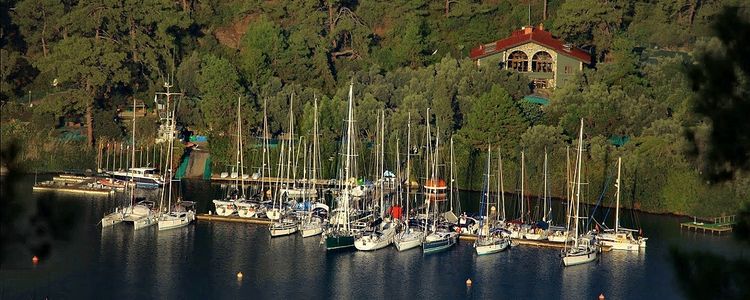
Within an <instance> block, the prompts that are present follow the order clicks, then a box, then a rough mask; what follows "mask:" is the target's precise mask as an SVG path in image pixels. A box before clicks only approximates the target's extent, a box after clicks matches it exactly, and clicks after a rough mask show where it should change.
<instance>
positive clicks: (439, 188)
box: [422, 109, 458, 254]
mask: <svg viewBox="0 0 750 300" xmlns="http://www.w3.org/2000/svg"><path fill="white" fill-rule="evenodd" d="M427 116H428V120H429V116H430V113H429V109H428V110H427ZM430 138H431V135H430V125H429V122H428V124H427V156H428V159H427V160H428V161H429V162H430V165H431V166H432V172H429V171H428V176H427V178H430V179H429V180H427V183H426V184H425V194H426V195H425V196H426V198H427V200H426V202H427V208H426V210H427V213H426V214H427V215H428V216H429V215H430V207H432V225H431V226H430V228H429V230H425V232H428V234H427V235H426V236H425V238H424V240H423V241H422V253H425V254H427V253H435V252H440V251H444V250H447V249H448V248H450V247H452V246H453V245H455V244H456V242H457V241H458V233H457V232H455V231H451V230H449V229H448V228H445V227H444V226H440V225H441V224H439V223H438V220H439V219H440V214H439V207H438V206H439V205H438V204H439V202H441V201H445V194H442V193H444V192H445V189H446V186H445V181H444V180H442V179H438V158H439V157H440V156H439V155H438V154H439V150H438V149H440V137H439V135H438V136H436V137H435V155H434V156H432V157H430V154H431V153H430V152H431V144H432V142H431V140H430ZM452 144H453V138H451V145H452ZM451 148H452V147H451ZM452 158H453V155H451V169H452V168H453V161H452ZM427 169H428V170H429V165H428V166H427ZM450 182H451V189H450V191H449V193H450V197H451V199H450V200H451V203H452V202H453V201H452V200H453V199H452V197H453V189H452V187H453V178H452V176H451V180H450ZM426 224H429V218H428V219H427V220H426Z"/></svg>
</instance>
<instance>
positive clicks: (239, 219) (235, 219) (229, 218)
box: [195, 214, 273, 225]
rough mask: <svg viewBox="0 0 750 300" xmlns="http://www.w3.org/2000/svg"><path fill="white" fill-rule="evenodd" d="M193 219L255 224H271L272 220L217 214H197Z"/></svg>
mask: <svg viewBox="0 0 750 300" xmlns="http://www.w3.org/2000/svg"><path fill="white" fill-rule="evenodd" d="M195 219H196V220H198V221H207V222H232V223H248V224H256V225H271V224H273V221H271V220H269V219H260V218H242V217H238V216H226V217H225V216H219V215H211V214H198V215H196V216H195Z"/></svg>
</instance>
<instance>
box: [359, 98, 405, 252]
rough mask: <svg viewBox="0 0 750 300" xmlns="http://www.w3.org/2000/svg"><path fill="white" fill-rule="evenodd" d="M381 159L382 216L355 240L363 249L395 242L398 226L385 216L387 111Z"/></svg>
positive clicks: (382, 135)
mask: <svg viewBox="0 0 750 300" xmlns="http://www.w3.org/2000/svg"><path fill="white" fill-rule="evenodd" d="M380 126H381V127H380V160H379V172H378V173H379V174H380V175H381V178H380V180H378V181H379V189H380V191H379V194H380V218H378V219H377V220H375V222H373V224H372V225H371V227H372V231H365V232H364V233H363V234H362V236H360V237H359V238H357V239H356V240H354V248H357V250H363V251H372V250H377V249H382V248H385V247H387V246H388V245H390V244H391V243H392V242H393V237H394V236H395V235H396V226H394V225H395V224H394V223H393V222H391V220H390V218H386V216H385V207H386V205H385V203H384V200H383V195H384V193H385V188H384V183H385V178H384V175H385V172H384V169H385V161H384V156H385V153H384V152H385V112H384V111H383V112H382V117H381V122H380Z"/></svg>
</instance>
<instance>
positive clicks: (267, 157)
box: [260, 98, 271, 201]
mask: <svg viewBox="0 0 750 300" xmlns="http://www.w3.org/2000/svg"><path fill="white" fill-rule="evenodd" d="M267 100H268V99H266V98H263V157H261V167H260V178H261V180H260V192H261V195H260V200H261V201H263V198H265V196H266V195H265V180H263V175H265V171H266V167H268V173H269V175H270V173H271V153H269V152H268V114H267V112H266V106H267V105H266V102H267ZM269 189H270V184H269Z"/></svg>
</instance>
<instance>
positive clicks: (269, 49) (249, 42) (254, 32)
mask: <svg viewBox="0 0 750 300" xmlns="http://www.w3.org/2000/svg"><path fill="white" fill-rule="evenodd" d="M240 47H241V49H242V50H241V51H240V60H241V63H240V65H241V66H242V71H243V72H244V73H245V76H246V78H247V80H248V81H249V82H253V83H255V84H256V85H262V84H263V83H265V82H266V80H268V78H269V77H271V76H273V75H275V74H276V72H277V70H278V68H279V67H280V66H277V63H278V61H277V60H278V57H279V54H280V53H281V52H283V51H285V49H286V40H285V38H284V35H283V34H282V31H281V29H280V28H279V27H278V26H276V24H274V23H273V21H270V20H267V19H265V18H261V19H260V20H258V21H255V22H252V23H250V24H249V25H248V29H247V31H246V32H245V35H244V36H243V37H242V42H241V45H240Z"/></svg>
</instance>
